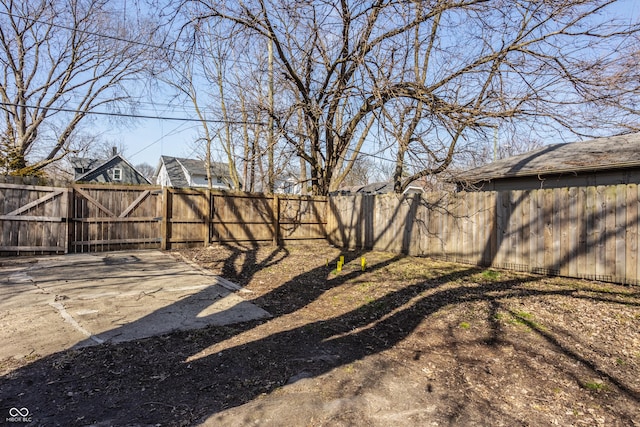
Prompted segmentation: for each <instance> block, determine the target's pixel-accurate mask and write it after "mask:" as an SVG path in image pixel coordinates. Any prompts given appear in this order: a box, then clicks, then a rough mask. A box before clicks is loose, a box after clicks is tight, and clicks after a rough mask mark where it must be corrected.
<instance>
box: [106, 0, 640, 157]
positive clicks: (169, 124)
mask: <svg viewBox="0 0 640 427" xmlns="http://www.w3.org/2000/svg"><path fill="white" fill-rule="evenodd" d="M125 1H126V0H125ZM611 10H612V12H613V13H615V14H616V15H618V16H625V17H626V16H628V17H629V20H630V21H633V20H636V19H637V18H638V16H639V15H640V0H619V1H618V3H617V5H616V6H615V7H614V8H613V9H611ZM169 104H171V101H170V100H169V98H168V95H164V96H163V95H162V94H159V95H158V96H157V97H156V99H154V100H153V102H149V101H147V102H145V103H143V104H142V105H141V108H140V109H139V110H138V111H137V112H136V113H137V114H142V115H149V116H164V117H193V113H192V111H189V108H188V107H186V108H184V107H182V105H179V104H176V103H174V104H173V105H169ZM99 126H100V125H99ZM102 126H104V127H100V128H102V129H104V133H103V138H104V139H105V140H106V141H110V142H114V143H117V144H119V145H123V146H124V147H125V152H124V154H125V157H127V159H128V160H129V161H130V162H131V163H133V164H135V165H137V164H140V163H148V164H150V165H152V166H154V167H155V166H156V164H157V162H158V159H159V157H160V155H169V156H177V157H196V156H197V153H196V152H195V150H194V145H195V144H194V143H193V141H194V140H195V139H196V138H197V134H196V129H197V128H198V126H199V124H198V123H196V122H185V121H172V120H158V119H137V120H136V122H135V123H132V124H131V125H130V126H118V125H116V126H114V125H112V124H103V125H102ZM568 139H571V137H568ZM546 142H547V143H554V142H560V141H555V140H554V141H546ZM214 157H216V156H215V153H214Z"/></svg>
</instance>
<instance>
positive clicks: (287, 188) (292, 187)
mask: <svg viewBox="0 0 640 427" xmlns="http://www.w3.org/2000/svg"><path fill="white" fill-rule="evenodd" d="M298 181H299V180H298V179H296V178H294V177H293V176H289V177H286V178H276V179H275V180H274V182H273V192H274V193H276V194H297V195H300V194H302V185H301V184H300V182H298Z"/></svg>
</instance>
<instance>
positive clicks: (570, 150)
mask: <svg viewBox="0 0 640 427" xmlns="http://www.w3.org/2000/svg"><path fill="white" fill-rule="evenodd" d="M455 182H456V184H457V188H458V190H459V191H507V190H536V189H544V188H561V187H587V186H597V185H617V184H640V133H634V134H627V135H620V136H613V137H608V138H597V139H592V140H589V141H581V142H573V143H567V144H554V145H548V146H545V147H543V148H540V149H538V150H535V151H531V152H529V153H525V154H521V155H519V156H513V157H509V158H507V159H502V160H498V161H496V162H493V163H490V164H488V165H485V166H481V167H479V168H475V169H471V170H469V171H467V172H465V173H461V174H459V175H458V176H457V178H456V180H455Z"/></svg>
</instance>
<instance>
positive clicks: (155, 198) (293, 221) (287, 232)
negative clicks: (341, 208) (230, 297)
mask: <svg viewBox="0 0 640 427" xmlns="http://www.w3.org/2000/svg"><path fill="white" fill-rule="evenodd" d="M326 210H327V199H326V198H322V197H296V196H287V197H284V196H264V195H255V194H230V193H224V192H215V191H207V190H195V189H164V190H163V189H161V188H159V187H153V186H114V185H88V184H87V185H85V184H83V185H73V186H71V187H69V188H64V187H53V186H52V187H48V186H37V185H21V184H12V183H9V184H8V183H0V233H1V234H0V237H1V241H0V255H13V254H23V253H25V254H34V253H67V252H97V251H111V250H121V249H144V248H164V249H170V248H176V247H188V246H195V245H203V244H205V245H208V244H209V243H212V242H245V241H252V242H253V241H273V242H276V243H277V242H280V241H285V240H292V239H325V238H326V229H325V227H326V216H327V214H326Z"/></svg>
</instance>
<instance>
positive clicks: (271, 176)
mask: <svg viewBox="0 0 640 427" xmlns="http://www.w3.org/2000/svg"><path fill="white" fill-rule="evenodd" d="M267 51H268V54H269V136H268V138H267V139H268V141H267V143H268V144H269V145H268V147H267V157H268V166H267V169H268V170H267V174H268V183H267V187H268V193H270V194H273V190H274V188H275V183H274V181H275V177H274V171H273V169H274V166H273V151H274V143H275V141H274V132H273V111H274V106H273V41H272V40H271V39H269V42H268V44H267Z"/></svg>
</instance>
